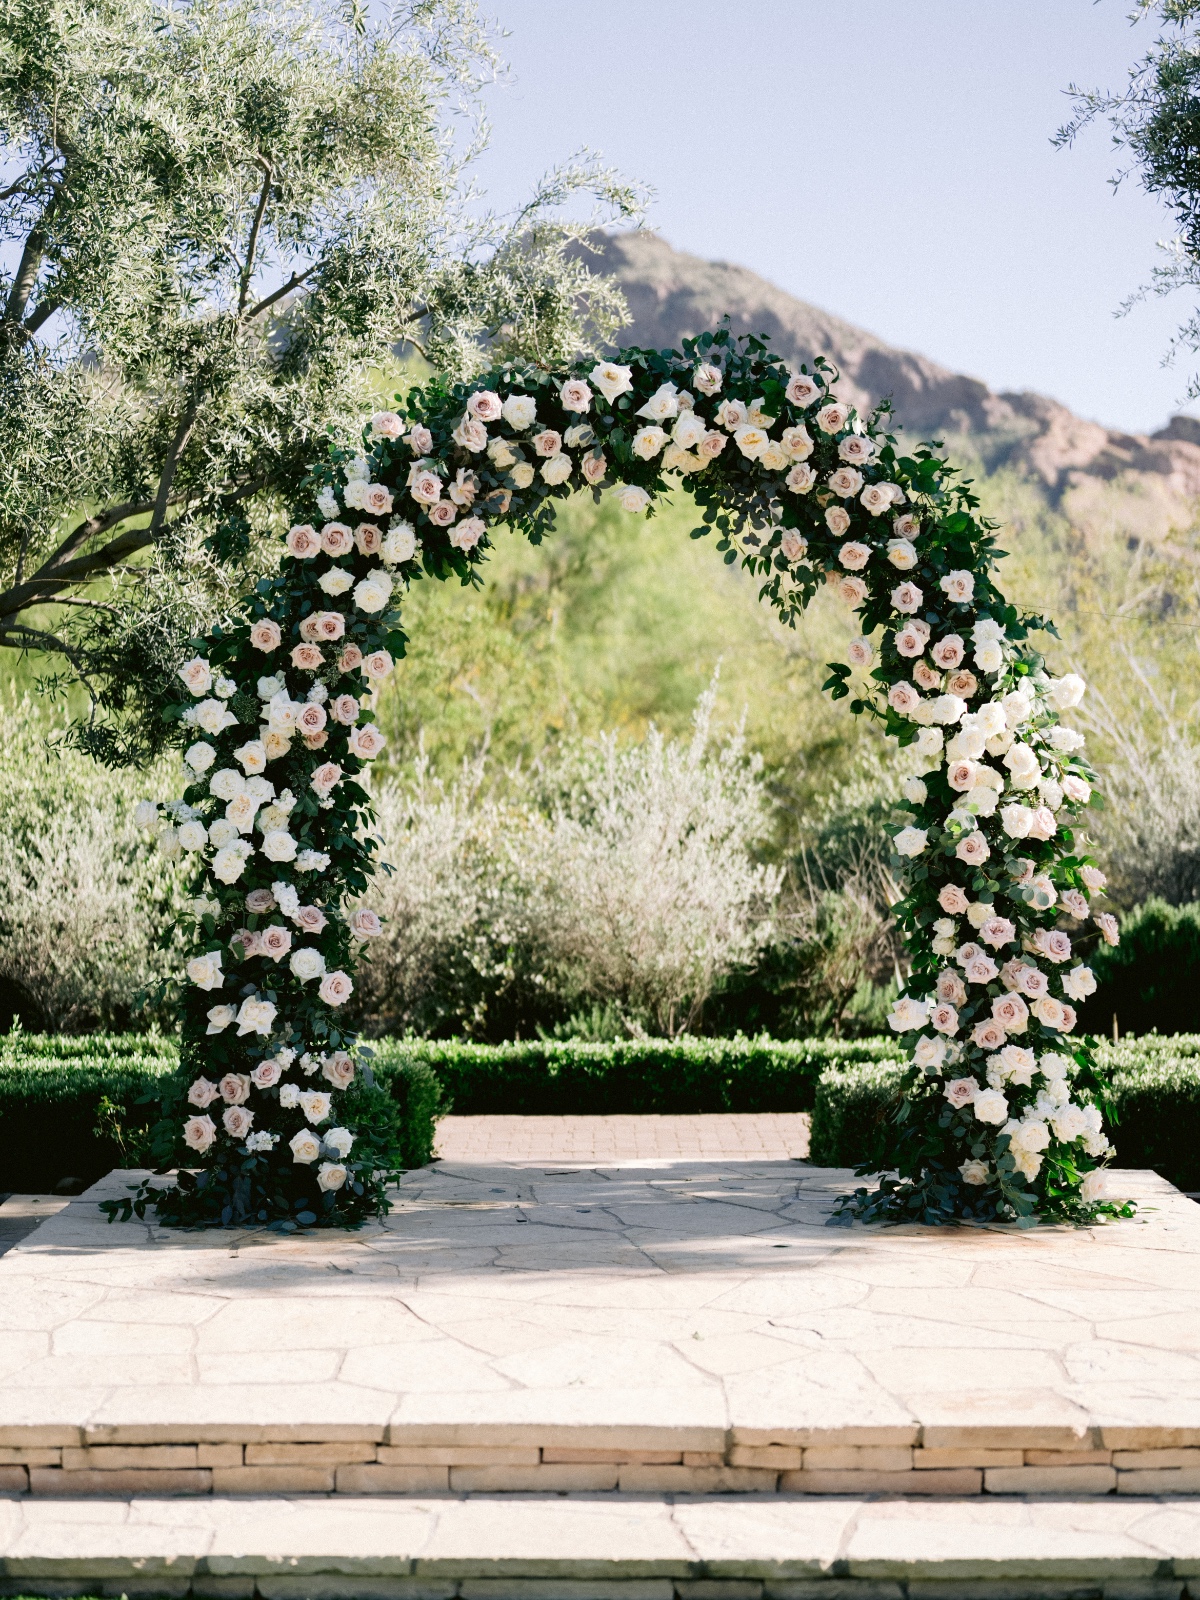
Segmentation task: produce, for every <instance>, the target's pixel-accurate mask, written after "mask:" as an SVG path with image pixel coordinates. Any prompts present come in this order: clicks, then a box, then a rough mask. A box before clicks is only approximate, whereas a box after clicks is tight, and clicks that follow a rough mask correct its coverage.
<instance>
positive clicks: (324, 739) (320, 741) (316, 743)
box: [304, 728, 329, 750]
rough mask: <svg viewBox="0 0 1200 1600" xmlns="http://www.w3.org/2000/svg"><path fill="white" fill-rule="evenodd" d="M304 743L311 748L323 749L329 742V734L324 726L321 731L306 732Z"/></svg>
mask: <svg viewBox="0 0 1200 1600" xmlns="http://www.w3.org/2000/svg"><path fill="white" fill-rule="evenodd" d="M304 743H305V744H306V745H307V746H308V748H309V749H310V750H323V749H324V748H325V746H326V745H327V744H328V743H329V735H328V734H327V733H326V732H325V730H324V729H323V728H322V730H321V732H320V733H306V734H305V735H304Z"/></svg>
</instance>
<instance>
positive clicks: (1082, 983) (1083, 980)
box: [1062, 966, 1096, 1000]
mask: <svg viewBox="0 0 1200 1600" xmlns="http://www.w3.org/2000/svg"><path fill="white" fill-rule="evenodd" d="M1062 986H1063V992H1064V993H1065V994H1067V995H1069V996H1070V998H1071V999H1072V1000H1086V999H1087V997H1088V995H1090V994H1095V992H1096V974H1095V973H1094V972H1093V971H1092V969H1091V967H1083V966H1079V967H1072V968H1071V970H1070V972H1068V973H1067V974H1066V976H1065V977H1064V978H1063V981H1062Z"/></svg>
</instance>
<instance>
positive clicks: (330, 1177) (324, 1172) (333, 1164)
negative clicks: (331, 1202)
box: [317, 1161, 349, 1193]
mask: <svg viewBox="0 0 1200 1600" xmlns="http://www.w3.org/2000/svg"><path fill="white" fill-rule="evenodd" d="M348 1176H349V1174H348V1173H347V1171H346V1169H345V1167H343V1166H342V1165H341V1163H340V1162H337V1161H322V1163H321V1165H320V1166H319V1167H318V1168H317V1188H318V1189H323V1190H325V1191H326V1192H327V1193H330V1192H332V1191H333V1190H335V1189H340V1188H341V1187H342V1185H343V1184H344V1183H345V1181H346V1179H347V1177H348Z"/></svg>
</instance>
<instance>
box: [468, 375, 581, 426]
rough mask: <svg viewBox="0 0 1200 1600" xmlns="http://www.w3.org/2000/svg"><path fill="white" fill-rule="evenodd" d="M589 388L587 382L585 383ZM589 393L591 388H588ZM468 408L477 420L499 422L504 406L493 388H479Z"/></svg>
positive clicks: (471, 398) (469, 401)
mask: <svg viewBox="0 0 1200 1600" xmlns="http://www.w3.org/2000/svg"><path fill="white" fill-rule="evenodd" d="M584 388H585V389H587V384H586V383H585V384H584ZM588 393H589V395H590V394H591V390H590V389H589V390H588ZM467 410H468V411H469V412H470V414H471V416H473V417H474V418H475V420H476V421H477V422H499V420H500V413H501V411H502V410H503V406H502V404H501V401H500V396H499V395H498V394H496V393H495V391H494V390H492V389H478V390H476V392H475V393H474V394H473V395H472V396H471V397H470V399H469V400H468V401H467Z"/></svg>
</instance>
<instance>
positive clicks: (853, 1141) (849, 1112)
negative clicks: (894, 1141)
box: [808, 1059, 904, 1167]
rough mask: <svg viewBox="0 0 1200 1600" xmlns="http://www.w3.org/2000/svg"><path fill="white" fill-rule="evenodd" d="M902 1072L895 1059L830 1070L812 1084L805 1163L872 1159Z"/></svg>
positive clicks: (841, 1163)
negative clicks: (814, 1094) (812, 1099)
mask: <svg viewBox="0 0 1200 1600" xmlns="http://www.w3.org/2000/svg"><path fill="white" fill-rule="evenodd" d="M903 1075H904V1068H903V1065H902V1064H901V1062H900V1061H899V1060H898V1059H893V1060H891V1061H873V1062H868V1061H856V1062H854V1063H853V1064H852V1065H848V1066H845V1067H830V1068H828V1069H827V1070H826V1071H825V1072H823V1073H822V1074H821V1076H820V1078H819V1080H818V1082H817V1092H816V1100H815V1104H814V1105H813V1117H812V1134H811V1138H810V1142H809V1152H808V1159H809V1160H810V1161H811V1162H812V1163H813V1165H814V1166H818V1167H856V1166H859V1165H861V1164H862V1163H863V1162H865V1161H868V1160H873V1159H874V1157H875V1151H876V1149H877V1147H878V1145H879V1137H880V1134H881V1132H882V1130H883V1127H884V1123H885V1120H886V1117H887V1114H888V1110H889V1108H890V1107H891V1106H892V1105H893V1104H894V1102H895V1099H896V1095H897V1093H898V1091H899V1087H900V1080H901V1078H902V1077H903Z"/></svg>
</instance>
